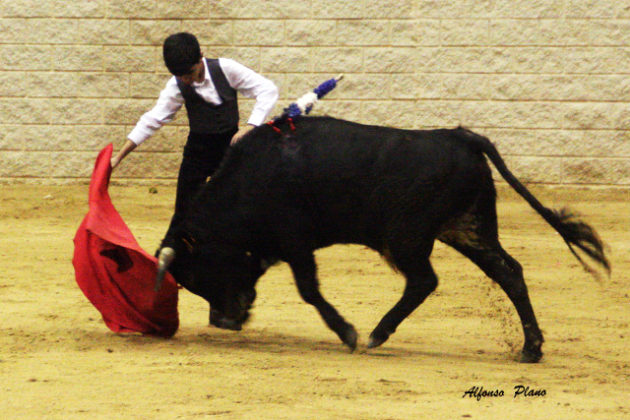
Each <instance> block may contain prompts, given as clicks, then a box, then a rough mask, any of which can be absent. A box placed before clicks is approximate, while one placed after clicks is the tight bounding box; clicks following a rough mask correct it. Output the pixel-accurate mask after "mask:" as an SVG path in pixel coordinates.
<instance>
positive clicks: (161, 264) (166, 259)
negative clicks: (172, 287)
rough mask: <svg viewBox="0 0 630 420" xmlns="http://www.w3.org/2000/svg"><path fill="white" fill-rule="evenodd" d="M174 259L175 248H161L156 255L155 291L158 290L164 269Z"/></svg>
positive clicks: (164, 273) (162, 279)
mask: <svg viewBox="0 0 630 420" xmlns="http://www.w3.org/2000/svg"><path fill="white" fill-rule="evenodd" d="M174 259H175V250H174V249H173V248H168V247H166V248H162V249H161V250H160V255H159V256H158V269H157V275H156V277H155V291H156V292H157V291H159V290H160V288H161V287H162V282H163V281H164V276H165V275H166V270H168V267H169V266H170V265H171V263H172V262H173V260H174Z"/></svg>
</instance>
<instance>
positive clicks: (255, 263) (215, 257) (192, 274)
mask: <svg viewBox="0 0 630 420" xmlns="http://www.w3.org/2000/svg"><path fill="white" fill-rule="evenodd" d="M188 245H189V244H186V246H174V247H170V246H167V247H163V248H162V249H161V250H160V253H159V257H158V272H157V276H156V285H155V287H156V290H158V289H159V288H160V287H161V284H162V282H163V279H164V276H165V274H166V271H169V272H170V273H171V274H172V275H173V277H174V278H175V280H176V281H177V282H178V283H179V284H181V285H182V286H184V287H185V288H186V289H188V290H190V291H191V292H192V293H195V294H197V295H199V296H201V297H203V298H204V299H206V300H207V301H208V302H209V303H210V307H211V311H210V323H211V324H212V325H215V326H217V327H219V328H225V329H231V330H240V329H241V328H242V325H243V324H244V323H245V322H246V321H247V319H248V318H249V310H250V309H251V307H252V304H253V302H254V299H255V298H256V290H255V285H256V281H257V280H258V278H259V277H260V276H261V275H262V274H263V273H264V272H265V270H266V269H267V267H268V265H266V264H264V260H262V259H261V258H257V257H254V256H252V255H251V254H250V253H248V252H245V251H243V252H239V253H232V254H230V255H226V254H220V253H217V252H210V251H208V250H207V249H204V246H203V245H199V244H196V246H195V247H194V248H191V247H190V246H188Z"/></svg>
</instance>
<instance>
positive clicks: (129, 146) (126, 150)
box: [111, 140, 137, 169]
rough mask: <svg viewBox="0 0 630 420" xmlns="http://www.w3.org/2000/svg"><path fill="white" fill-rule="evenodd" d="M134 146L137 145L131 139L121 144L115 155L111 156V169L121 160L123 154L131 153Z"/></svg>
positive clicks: (123, 156)
mask: <svg viewBox="0 0 630 420" xmlns="http://www.w3.org/2000/svg"><path fill="white" fill-rule="evenodd" d="M136 147H137V145H136V143H134V142H132V141H131V140H127V141H126V142H125V144H124V145H123V147H122V148H121V149H120V150H119V151H118V153H117V154H116V156H114V157H113V158H112V160H111V165H112V169H114V168H115V167H116V166H118V164H119V163H120V161H121V160H123V159H124V158H125V156H127V155H128V154H129V153H131V152H132V151H133V149H135V148H136Z"/></svg>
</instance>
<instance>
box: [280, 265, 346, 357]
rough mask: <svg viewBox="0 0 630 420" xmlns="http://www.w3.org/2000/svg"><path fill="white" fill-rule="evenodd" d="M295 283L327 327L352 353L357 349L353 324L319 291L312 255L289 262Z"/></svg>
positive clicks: (303, 297)
mask: <svg viewBox="0 0 630 420" xmlns="http://www.w3.org/2000/svg"><path fill="white" fill-rule="evenodd" d="M288 263H289V266H290V267H291V270H292V271H293V276H294V277H295V282H296V284H297V287H298V290H299V291H300V295H301V296H302V299H304V301H305V302H306V303H309V304H311V305H313V306H315V308H317V310H318V311H319V314H320V315H321V317H322V318H323V319H324V321H325V322H326V325H328V327H329V328H330V329H331V330H333V331H334V332H335V333H337V335H338V336H339V338H340V339H341V341H343V342H344V343H345V344H346V345H347V346H348V347H350V349H351V350H352V351H354V350H355V349H356V347H357V338H358V335H357V332H356V330H355V329H354V327H353V326H352V324H349V323H347V322H346V321H345V320H344V319H343V317H342V316H341V315H339V313H338V312H337V310H336V309H335V308H334V307H333V306H332V305H331V304H330V303H328V302H327V301H326V299H324V297H323V296H322V294H321V292H320V291H319V283H318V280H317V267H316V264H315V257H314V256H313V254H312V253H304V254H303V255H301V256H294V257H293V258H291V260H289V261H288Z"/></svg>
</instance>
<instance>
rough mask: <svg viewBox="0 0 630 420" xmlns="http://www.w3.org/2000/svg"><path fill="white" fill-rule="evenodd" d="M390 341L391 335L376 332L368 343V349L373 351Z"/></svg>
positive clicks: (371, 335)
mask: <svg viewBox="0 0 630 420" xmlns="http://www.w3.org/2000/svg"><path fill="white" fill-rule="evenodd" d="M388 339H389V334H387V333H385V332H377V331H376V330H374V331H373V332H372V334H370V341H369V342H368V349H373V348H375V347H378V346H380V345H381V344H383V343H384V342H386V341H387V340H388Z"/></svg>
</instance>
